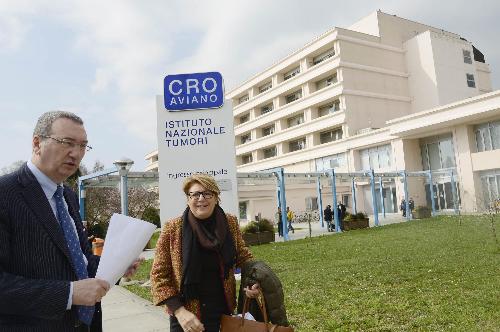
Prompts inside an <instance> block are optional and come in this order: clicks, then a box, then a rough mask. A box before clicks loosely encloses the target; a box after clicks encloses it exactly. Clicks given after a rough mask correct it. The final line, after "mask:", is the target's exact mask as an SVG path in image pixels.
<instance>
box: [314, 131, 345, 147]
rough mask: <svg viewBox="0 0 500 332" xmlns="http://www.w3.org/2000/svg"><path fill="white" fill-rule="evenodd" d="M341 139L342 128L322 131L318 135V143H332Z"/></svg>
mask: <svg viewBox="0 0 500 332" xmlns="http://www.w3.org/2000/svg"><path fill="white" fill-rule="evenodd" d="M339 139H342V128H338V129H334V130H328V131H323V132H321V133H319V143H320V144H325V143H328V142H333V141H336V140H339Z"/></svg>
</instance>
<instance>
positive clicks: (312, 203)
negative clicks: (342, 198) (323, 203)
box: [306, 196, 318, 211]
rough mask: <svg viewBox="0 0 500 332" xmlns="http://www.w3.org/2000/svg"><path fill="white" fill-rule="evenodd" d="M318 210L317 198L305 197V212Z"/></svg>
mask: <svg viewBox="0 0 500 332" xmlns="http://www.w3.org/2000/svg"><path fill="white" fill-rule="evenodd" d="M317 209H318V197H317V196H315V197H306V210H307V211H315V210H317Z"/></svg>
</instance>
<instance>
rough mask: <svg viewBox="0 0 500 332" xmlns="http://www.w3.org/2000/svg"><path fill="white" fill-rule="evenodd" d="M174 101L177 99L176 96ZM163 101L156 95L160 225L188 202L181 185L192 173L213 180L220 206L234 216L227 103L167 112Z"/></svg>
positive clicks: (233, 168)
mask: <svg viewBox="0 0 500 332" xmlns="http://www.w3.org/2000/svg"><path fill="white" fill-rule="evenodd" d="M167 77H168V76H167ZM176 82H177V81H176ZM179 86H180V83H179ZM166 88H167V87H166ZM176 98H179V97H178V95H176ZM165 99H166V98H165ZM165 99H164V96H157V99H156V104H157V131H158V163H159V170H158V171H159V178H160V179H159V182H160V187H159V190H160V216H161V222H162V224H163V223H165V222H167V221H168V220H170V219H172V218H175V217H178V216H180V215H181V214H182V213H183V212H184V209H185V208H186V206H187V200H186V195H185V194H184V192H183V191H182V183H183V181H184V179H185V178H186V177H188V176H190V175H191V174H195V173H205V174H209V175H212V176H213V177H214V178H215V180H216V181H217V183H218V184H219V187H220V189H221V197H220V198H221V207H222V208H223V209H224V211H225V212H227V213H231V214H234V215H236V216H237V215H238V195H237V180H236V159H235V147H234V129H233V113H232V107H231V105H230V103H229V102H226V103H224V105H223V106H222V107H220V108H212V109H197V110H189V111H187V110H186V111H183V110H176V111H169V110H167V109H166V108H165V103H166V100H165Z"/></svg>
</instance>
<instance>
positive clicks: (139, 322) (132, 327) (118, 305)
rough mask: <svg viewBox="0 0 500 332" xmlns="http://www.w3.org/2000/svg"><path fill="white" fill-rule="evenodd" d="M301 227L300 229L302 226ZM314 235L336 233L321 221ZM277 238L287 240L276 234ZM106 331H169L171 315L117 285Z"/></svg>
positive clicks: (106, 307)
mask: <svg viewBox="0 0 500 332" xmlns="http://www.w3.org/2000/svg"><path fill="white" fill-rule="evenodd" d="M369 217H370V226H372V227H373V226H374V220H373V216H369ZM403 221H405V219H403V218H402V217H401V215H399V214H387V216H386V218H382V216H380V219H379V225H381V226H383V225H388V224H393V223H398V222H403ZM294 227H296V228H297V230H296V231H295V233H290V234H289V236H290V239H291V240H298V239H303V238H306V237H308V236H309V224H308V223H299V224H294ZM299 228H300V229H299ZM311 233H312V236H319V235H333V234H336V233H329V232H327V230H326V224H325V227H324V228H322V227H321V224H320V223H319V222H314V223H311ZM276 241H283V238H279V237H278V235H276ZM141 256H142V257H144V258H145V259H153V258H154V250H147V251H145V252H143V253H142V255H141ZM102 306H103V328H104V332H129V331H130V332H160V331H162V332H163V331H169V330H170V329H169V325H170V323H169V318H168V315H167V314H166V313H165V311H164V309H163V308H160V307H155V306H153V305H152V304H151V303H150V302H149V301H146V300H144V299H142V298H140V297H139V296H137V295H135V294H133V293H131V292H129V291H128V290H126V289H125V288H123V287H120V286H114V287H113V288H111V290H110V291H109V292H108V294H107V295H106V296H105V297H104V298H103V300H102Z"/></svg>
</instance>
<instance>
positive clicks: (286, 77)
mask: <svg viewBox="0 0 500 332" xmlns="http://www.w3.org/2000/svg"><path fill="white" fill-rule="evenodd" d="M299 73H300V66H299V67H296V68H293V69H292V70H290V71H287V72H286V73H284V74H283V80H284V81H286V80H289V79H291V78H292V77H294V76H295V75H297V74H299Z"/></svg>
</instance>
